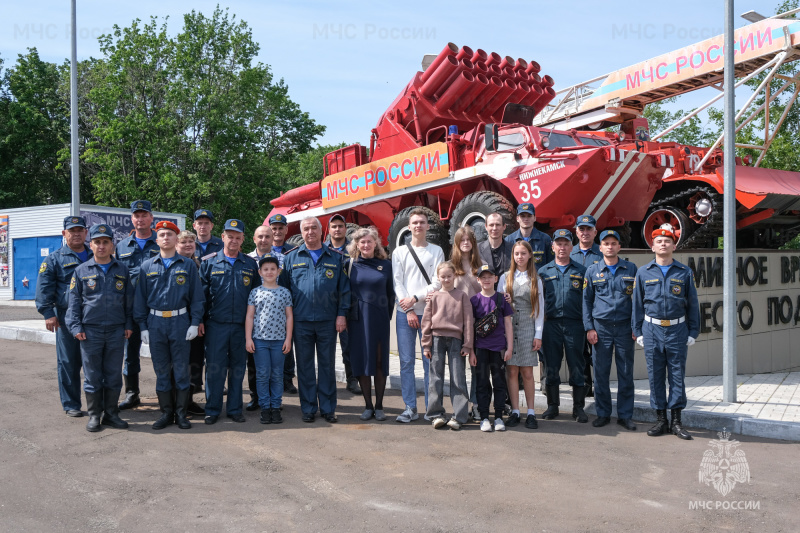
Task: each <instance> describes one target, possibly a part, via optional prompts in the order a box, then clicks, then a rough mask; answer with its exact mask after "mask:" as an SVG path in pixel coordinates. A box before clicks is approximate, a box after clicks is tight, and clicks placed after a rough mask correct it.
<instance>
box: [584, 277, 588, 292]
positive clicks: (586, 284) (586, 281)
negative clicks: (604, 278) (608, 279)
mask: <svg viewBox="0 0 800 533" xmlns="http://www.w3.org/2000/svg"><path fill="white" fill-rule="evenodd" d="M588 285H589V280H587V279H586V278H583V288H584V290H585V289H586V287H587V286H588Z"/></svg>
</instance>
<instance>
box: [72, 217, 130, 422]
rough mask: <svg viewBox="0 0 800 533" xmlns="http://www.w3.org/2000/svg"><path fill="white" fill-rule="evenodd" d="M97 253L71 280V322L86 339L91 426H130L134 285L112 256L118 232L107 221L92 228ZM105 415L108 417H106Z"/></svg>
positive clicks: (80, 337) (85, 385)
mask: <svg viewBox="0 0 800 533" xmlns="http://www.w3.org/2000/svg"><path fill="white" fill-rule="evenodd" d="M89 238H90V239H91V243H90V246H91V248H92V252H94V257H92V258H90V259H89V260H88V261H86V262H85V263H82V264H80V265H79V266H78V267H77V268H76V269H75V275H74V276H73V278H72V281H71V282H70V285H69V308H68V309H67V316H66V325H67V329H68V330H69V332H70V334H71V335H72V336H73V337H75V339H77V340H78V341H79V342H80V346H81V359H82V361H83V376H84V382H83V391H84V394H86V408H87V411H88V412H89V423H88V424H87V425H86V430H87V431H92V432H94V431H100V430H101V429H102V426H111V427H113V428H117V429H127V427H128V423H127V422H125V421H124V420H122V419H121V418H120V417H119V406H118V405H117V403H118V402H119V394H120V391H121V389H122V359H123V357H124V356H125V339H127V338H128V337H130V336H131V331H132V330H133V287H132V285H131V282H130V281H131V280H130V275H129V274H128V269H127V268H126V267H125V266H124V265H123V264H122V263H120V262H119V261H117V260H116V259H114V258H113V257H112V254H113V253H114V232H113V231H111V228H109V227H108V226H107V225H105V224H95V225H94V226H92V227H91V229H90V230H89ZM101 416H102V420H101Z"/></svg>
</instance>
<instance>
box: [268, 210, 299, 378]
mask: <svg viewBox="0 0 800 533" xmlns="http://www.w3.org/2000/svg"><path fill="white" fill-rule="evenodd" d="M268 222H269V228H270V229H271V230H272V255H274V256H275V257H277V258H278V263H279V266H280V267H281V268H283V261H284V259H285V258H286V254H288V253H289V252H291V251H292V250H295V249H297V246H293V245H291V244H286V242H285V241H286V229H287V226H286V225H287V224H288V220H286V217H285V216H283V215H281V214H280V213H277V214H275V215H272V216H271V217H269V221H268ZM294 375H295V371H294V348H292V350H289V353H287V354H286V357H285V358H284V360H283V391H284V392H288V393H290V394H297V387H295V386H294V383H292V379H294Z"/></svg>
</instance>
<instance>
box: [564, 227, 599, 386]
mask: <svg viewBox="0 0 800 533" xmlns="http://www.w3.org/2000/svg"><path fill="white" fill-rule="evenodd" d="M596 225H597V221H596V220H595V219H594V217H593V216H592V215H589V214H586V215H581V216H579V217H578V221H577V222H576V223H575V233H577V234H578V246H576V247H575V248H574V249H573V250H572V253H571V254H570V256H569V257H570V259H572V260H573V261H575V262H576V263H580V264H582V265H583V266H585V267H586V268H589V266H590V265H593V264H595V263H598V262H601V261H602V260H603V254H602V253H600V247H599V246H597V245H596V244H595V243H594V238H595V237H597V227H596ZM583 357H584V359H585V360H586V364H585V367H584V373H583V379H584V381H585V382H586V396H587V397H592V396H594V391H593V390H592V345H591V344H589V342H588V341H587V342H586V343H585V344H584V346H583Z"/></svg>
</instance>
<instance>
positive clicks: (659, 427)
mask: <svg viewBox="0 0 800 533" xmlns="http://www.w3.org/2000/svg"><path fill="white" fill-rule="evenodd" d="M656 418H657V420H656V425H655V426H653V427H651V428H650V429H649V430H648V431H647V435H648V436H650V437H658V436H660V435H663V434H664V433H667V432H668V431H669V422H667V410H666V409H656Z"/></svg>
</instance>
